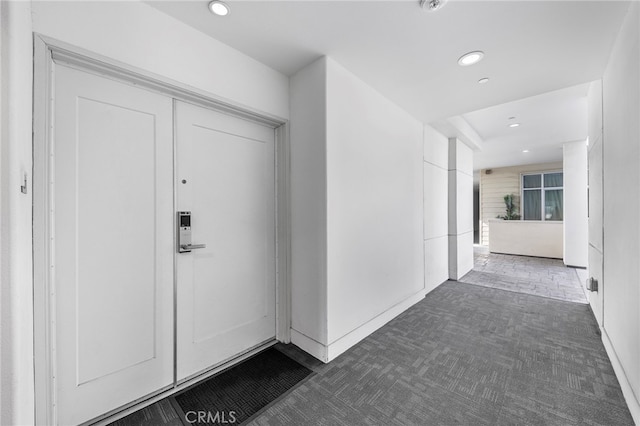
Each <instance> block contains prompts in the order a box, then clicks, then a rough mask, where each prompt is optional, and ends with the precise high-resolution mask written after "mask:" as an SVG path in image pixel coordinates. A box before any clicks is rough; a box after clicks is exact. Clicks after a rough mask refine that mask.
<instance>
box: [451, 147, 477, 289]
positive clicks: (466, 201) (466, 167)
mask: <svg viewBox="0 0 640 426" xmlns="http://www.w3.org/2000/svg"><path fill="white" fill-rule="evenodd" d="M448 173H449V176H448V180H449V184H448V187H449V214H448V217H449V278H450V279H452V280H458V279H459V278H462V277H463V276H464V275H465V274H466V273H467V272H469V271H471V269H473V151H471V148H469V147H468V146H467V145H465V144H464V143H462V142H461V141H460V140H458V139H456V138H450V139H449V170H448Z"/></svg>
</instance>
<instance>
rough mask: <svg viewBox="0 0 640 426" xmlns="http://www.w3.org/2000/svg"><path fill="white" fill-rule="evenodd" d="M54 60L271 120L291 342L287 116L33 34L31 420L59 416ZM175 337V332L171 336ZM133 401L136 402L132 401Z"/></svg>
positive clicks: (280, 326) (163, 392)
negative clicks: (53, 245) (53, 247)
mask: <svg viewBox="0 0 640 426" xmlns="http://www.w3.org/2000/svg"><path fill="white" fill-rule="evenodd" d="M54 64H64V65H65V66H67V67H70V68H75V69H78V70H81V71H85V72H89V73H93V74H97V75H101V76H104V77H107V78H109V79H112V80H117V81H120V82H125V83H128V84H131V85H134V86H137V87H142V88H144V89H147V90H151V91H155V92H157V93H160V94H162V95H164V96H167V97H171V98H173V99H174V100H182V101H185V102H188V103H192V104H195V105H199V106H203V107H206V108H209V109H213V110H216V111H219V112H223V113H225V114H229V115H233V116H236V117H240V118H244V119H246V120H250V121H254V122H257V123H261V124H263V125H267V126H270V127H272V128H273V129H274V130H275V135H276V139H275V152H276V153H275V157H276V159H275V161H276V171H275V173H276V185H275V193H276V200H275V206H276V224H275V226H276V265H275V267H276V338H277V339H278V340H280V341H283V342H286V343H288V342H290V323H291V321H290V312H291V307H290V303H291V302H290V299H291V297H290V288H291V285H290V281H291V279H290V277H291V271H290V269H291V266H290V265H291V263H290V257H291V248H290V247H291V242H290V229H291V227H290V195H289V194H290V190H289V188H290V182H289V180H290V173H289V133H288V120H286V119H283V118H281V117H278V116H275V115H272V114H269V113H265V112H263V111H259V110H256V109H253V108H250V107H247V106H245V105H239V104H238V103H236V102H233V101H229V100H227V99H223V98H220V97H217V96H216V95H214V94H211V93H208V92H205V91H201V90H199V89H197V88H193V87H190V86H188V85H184V84H182V83H180V82H177V81H174V80H172V79H169V78H166V77H163V76H160V75H157V74H154V73H151V72H148V71H146V70H141V69H138V68H136V67H132V66H130V65H128V64H125V63H122V62H119V61H116V60H113V59H110V58H107V57H104V56H101V55H97V54H95V53H92V52H90V51H87V50H85V49H82V48H79V47H76V46H73V45H70V44H68V43H65V42H62V41H59V40H56V39H53V38H50V37H46V36H43V35H40V34H37V33H35V34H34V104H33V109H34V115H33V119H34V121H33V191H34V192H33V194H34V196H33V200H34V201H33V210H34V216H33V235H34V242H33V253H34V257H33V259H34V264H33V271H34V272H33V288H34V302H33V303H34V330H33V333H34V334H33V335H34V369H35V407H36V413H35V417H36V424H54V422H55V419H56V410H55V407H54V404H53V401H54V400H55V389H54V383H53V375H54V363H55V342H54V341H53V328H54V326H55V324H54V322H53V318H52V316H51V315H52V309H54V308H55V297H54V295H53V294H52V287H51V282H52V280H51V270H50V269H51V268H50V267H49V265H50V264H51V260H52V253H51V252H50V249H49V243H48V242H49V236H50V234H51V232H52V229H51V225H52V222H51V217H50V215H49V211H48V209H47V206H48V205H49V202H50V197H51V195H52V194H51V193H50V191H49V179H48V177H49V175H50V173H51V170H52V168H51V164H52V162H51V155H50V151H49V147H50V144H51V142H52V134H53V130H52V129H53V119H52V116H53V111H54V108H53V96H54V93H53V82H54V76H53V73H54ZM174 140H175V135H174ZM174 150H175V145H174ZM174 158H175V157H174ZM174 173H175V165H174ZM174 197H175V191H174ZM174 210H175V209H174ZM174 263H175V254H174ZM174 274H175V268H174ZM174 283H175V277H174ZM174 292H175V285H174ZM174 300H175V298H174ZM174 303H175V302H174ZM174 312H175V309H174ZM174 329H175V328H174ZM175 340H176V339H175V336H174V341H175ZM258 349H259V348H258ZM174 354H175V347H174ZM246 356H249V354H244V355H242V356H241V357H240V358H238V359H236V360H231V361H230V362H229V363H227V364H224V365H221V366H217V367H215V368H214V369H213V370H211V371H208V372H206V373H204V375H201V376H197V377H194V378H192V379H191V380H190V381H186V382H183V383H180V384H178V385H177V386H176V385H175V383H176V380H175V379H176V377H174V386H173V387H172V388H168V389H159V390H158V391H157V392H155V393H154V394H152V395H148V396H147V397H145V398H142V399H140V400H136V401H132V402H131V403H130V404H127V405H126V407H131V408H129V409H128V412H131V411H133V410H134V409H135V408H136V407H138V406H139V405H141V404H150V403H152V402H154V401H156V400H158V399H159V398H160V397H164V396H167V395H169V394H171V393H174V392H176V391H179V390H181V389H183V388H184V387H185V386H189V385H191V384H192V383H193V382H194V381H197V380H200V379H202V378H205V377H207V376H209V375H211V374H215V373H216V372H218V371H220V370H221V369H223V368H226V367H228V366H229V365H230V364H231V363H233V362H234V361H239V360H241V359H242V358H243V357H246ZM174 361H175V357H174ZM174 367H175V366H174ZM175 371H176V368H174V374H175ZM154 395H156V396H154ZM135 404H138V405H137V406H136V405H135ZM108 416H115V417H121V416H120V414H115V415H114V413H113V412H110V413H105V415H102V416H100V417H99V419H103V418H106V417H108ZM113 419H115V418H113ZM96 420H97V419H96Z"/></svg>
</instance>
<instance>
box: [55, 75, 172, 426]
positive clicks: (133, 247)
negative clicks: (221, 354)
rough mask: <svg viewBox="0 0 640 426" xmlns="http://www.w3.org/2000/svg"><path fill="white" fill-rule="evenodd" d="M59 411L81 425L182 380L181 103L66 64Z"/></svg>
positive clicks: (61, 116)
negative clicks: (175, 169)
mask: <svg viewBox="0 0 640 426" xmlns="http://www.w3.org/2000/svg"><path fill="white" fill-rule="evenodd" d="M55 93H56V97H55V99H56V100H55V109H54V111H55V117H54V122H55V130H54V141H53V146H52V155H53V167H52V170H53V172H52V186H51V188H50V194H51V210H52V211H51V214H52V218H53V222H52V230H53V232H52V234H53V235H52V253H53V258H54V261H53V265H52V266H53V271H54V274H53V283H52V285H53V290H54V293H55V312H54V317H55V328H54V333H55V336H54V345H55V348H56V356H55V359H56V365H55V370H56V378H55V384H56V400H57V404H56V408H57V420H58V423H60V424H76V423H80V422H83V421H87V420H90V419H92V418H94V417H96V416H98V415H101V414H103V413H105V412H108V411H110V410H113V409H116V408H118V407H120V406H122V405H124V404H127V403H129V402H131V401H133V400H135V399H137V398H140V397H143V396H145V395H147V394H149V393H152V392H155V391H157V390H159V389H161V388H163V387H165V386H170V385H171V384H172V380H173V372H172V368H173V341H172V334H173V300H172V292H173V208H172V206H173V180H172V162H173V159H172V152H173V148H172V124H171V123H172V104H171V100H170V99H169V98H165V97H162V96H160V95H158V94H154V93H151V92H147V91H144V90H141V89H138V88H135V87H133V86H129V85H126V84H123V83H118V82H115V81H113V80H109V79H105V78H101V77H98V76H95V75H92V74H89V73H85V72H81V71H77V70H74V69H70V68H66V67H62V66H57V67H56V72H55Z"/></svg>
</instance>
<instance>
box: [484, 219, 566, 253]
mask: <svg viewBox="0 0 640 426" xmlns="http://www.w3.org/2000/svg"><path fill="white" fill-rule="evenodd" d="M489 228H491V242H490V243H489V250H490V251H491V253H504V254H516V255H521V256H535V257H550V258H555V259H562V247H563V244H562V239H563V223H562V222H555V221H554V222H552V221H541V220H501V219H492V220H490V221H489Z"/></svg>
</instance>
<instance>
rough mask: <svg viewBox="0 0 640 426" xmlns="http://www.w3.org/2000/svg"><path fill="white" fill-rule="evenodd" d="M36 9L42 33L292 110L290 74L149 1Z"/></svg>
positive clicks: (271, 108) (247, 102)
mask: <svg viewBox="0 0 640 426" xmlns="http://www.w3.org/2000/svg"><path fill="white" fill-rule="evenodd" d="M32 9H33V30H34V31H35V32H37V33H40V34H43V35H46V36H49V37H53V38H55V39H58V40H61V41H64V42H66V43H69V44H72V45H75V46H77V47H81V48H83V49H86V50H89V51H91V52H94V53H97V54H99V55H103V56H106V57H109V58H112V59H115V60H118V61H121V62H123V63H125V64H128V65H131V66H134V67H138V68H141V69H143V70H146V71H149V72H153V73H155V74H159V75H161V76H163V77H167V78H170V79H173V80H176V81H178V82H181V83H184V84H187V85H190V86H193V87H195V88H197V89H199V90H203V91H206V92H208V93H210V94H212V95H214V96H215V97H217V98H223V99H227V100H230V101H232V102H233V103H235V104H238V105H244V106H247V107H249V108H251V109H253V110H258V111H263V112H265V113H268V114H272V115H276V116H279V117H282V118H287V117H288V116H289V93H288V85H289V79H288V78H287V76H285V75H284V74H281V73H279V72H277V71H275V70H273V69H271V68H269V67H267V66H266V65H264V64H262V63H260V62H258V61H256V60H255V59H252V58H250V57H248V56H247V55H245V54H243V53H241V52H239V51H237V50H235V49H233V48H231V47H229V46H227V45H225V44H223V43H221V42H219V41H217V40H215V39H213V38H211V37H208V36H206V35H204V34H203V33H201V32H200V31H197V30H196V29H194V28H192V27H190V26H188V25H186V24H184V23H182V22H180V21H178V20H176V19H174V18H172V17H170V16H169V15H166V14H164V13H162V12H160V11H159V10H158V9H156V8H153V7H151V6H149V5H147V4H144V3H142V2H139V1H105V2H101V1H88V2H77V1H71V2H62V1H34V2H33V3H32ZM203 13H207V11H206V10H203Z"/></svg>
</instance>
